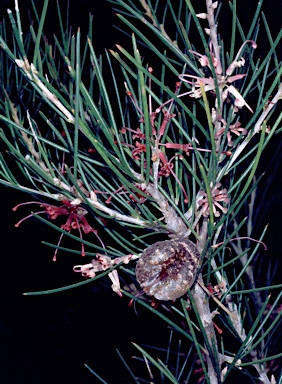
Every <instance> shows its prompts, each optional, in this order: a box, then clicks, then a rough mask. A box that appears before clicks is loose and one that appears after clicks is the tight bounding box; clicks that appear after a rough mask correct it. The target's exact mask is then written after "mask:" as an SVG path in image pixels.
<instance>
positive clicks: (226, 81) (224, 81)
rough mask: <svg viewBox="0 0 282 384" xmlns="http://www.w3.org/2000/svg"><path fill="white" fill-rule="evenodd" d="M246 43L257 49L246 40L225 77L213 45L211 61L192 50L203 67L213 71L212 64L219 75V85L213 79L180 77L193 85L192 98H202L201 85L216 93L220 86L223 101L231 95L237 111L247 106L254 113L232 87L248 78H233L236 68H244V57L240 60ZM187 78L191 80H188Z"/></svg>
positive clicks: (182, 75)
mask: <svg viewBox="0 0 282 384" xmlns="http://www.w3.org/2000/svg"><path fill="white" fill-rule="evenodd" d="M246 43H251V44H252V47H253V48H256V47H257V45H256V43H255V42H254V41H253V40H246V41H245V42H244V43H243V44H242V46H241V48H240V49H239V52H238V53H237V55H236V57H235V59H234V60H233V61H232V63H231V64H230V65H229V67H228V68H227V70H226V72H225V76H223V75H222V68H221V63H220V62H219V60H218V59H217V58H216V57H215V55H214V53H213V50H212V45H211V46H210V58H211V59H209V58H208V57H207V56H206V55H202V54H200V53H198V52H195V51H192V50H190V53H192V54H193V55H194V56H196V57H197V58H198V60H199V62H200V64H201V66H202V67H208V68H209V69H210V70H211V64H212V65H213V68H214V69H215V71H216V74H217V84H216V83H215V81H214V79H213V78H212V77H208V78H207V77H200V76H194V75H186V74H181V75H179V78H180V79H181V80H182V81H184V82H185V83H189V84H192V92H191V93H190V97H194V98H199V97H201V93H202V92H201V89H200V86H201V84H203V86H204V89H205V91H214V90H215V89H216V87H217V85H218V86H219V87H221V88H222V89H224V91H223V94H222V99H223V101H225V100H226V99H227V96H228V93H231V94H232V95H233V96H234V97H235V101H234V106H235V108H236V109H238V108H242V107H243V106H244V105H245V106H246V107H247V108H248V109H249V110H250V111H251V112H253V110H252V109H251V107H250V106H249V105H248V104H247V103H246V100H245V99H244V98H243V96H242V95H241V94H240V93H239V92H238V91H237V89H236V88H235V87H234V86H233V85H230V84H231V83H233V82H234V81H236V80H240V79H242V78H243V77H245V76H246V74H237V75H234V76H231V74H232V73H233V71H234V69H235V68H240V67H243V66H244V64H245V59H244V58H243V57H242V58H240V56H241V53H242V50H243V47H244V45H245V44H246ZM239 58H240V59H239ZM187 78H188V79H189V80H187ZM190 79H191V81H190Z"/></svg>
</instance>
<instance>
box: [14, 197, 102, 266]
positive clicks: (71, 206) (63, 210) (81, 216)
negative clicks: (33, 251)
mask: <svg viewBox="0 0 282 384" xmlns="http://www.w3.org/2000/svg"><path fill="white" fill-rule="evenodd" d="M62 203H63V205H61V206H60V207H57V206H55V205H51V204H46V203H40V202H38V201H30V202H27V203H22V204H18V205H16V206H15V207H14V208H13V211H16V210H17V209H18V207H20V206H22V205H27V204H39V205H40V207H43V208H44V209H45V210H43V211H38V212H35V213H31V214H30V215H28V216H26V217H24V218H23V219H21V220H20V221H19V222H18V223H16V224H15V227H18V226H19V225H20V224H21V223H22V222H23V221H24V220H26V219H28V218H30V217H32V216H33V215H34V214H37V215H38V214H42V213H46V214H47V215H48V217H49V218H50V219H51V220H56V219H57V217H58V216H68V218H67V221H66V222H65V223H64V224H62V225H61V228H62V229H63V230H64V231H67V232H71V231H72V230H73V229H77V230H78V231H79V236H80V238H81V240H82V232H83V233H85V234H88V233H90V232H93V233H94V234H95V235H96V237H97V238H98V239H99V241H100V243H101V244H102V246H103V247H104V244H103V242H102V240H101V239H100V237H99V236H98V231H97V230H96V229H93V228H92V227H91V225H90V224H89V223H88V221H87V219H86V218H85V215H86V214H87V212H88V211H87V210H86V209H84V208H82V207H81V206H80V201H79V200H74V201H70V200H68V199H64V200H63V201H62ZM81 231H82V232H81ZM62 237H63V233H62V234H61V235H60V238H59V241H58V244H57V247H58V246H59V245H60V243H61V240H62ZM57 252H58V248H57V249H56V251H55V253H54V257H53V260H54V261H55V260H56V256H57ZM81 255H82V256H85V251H84V244H83V243H82V244H81Z"/></svg>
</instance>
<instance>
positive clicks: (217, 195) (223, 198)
mask: <svg viewBox="0 0 282 384" xmlns="http://www.w3.org/2000/svg"><path fill="white" fill-rule="evenodd" d="M220 188H221V183H217V184H216V185H215V187H214V188H213V189H212V190H211V195H212V210H213V214H214V216H215V217H219V216H220V212H219V211H218V210H217V208H219V209H220V210H221V211H222V213H226V212H227V208H226V207H223V205H222V204H220V203H219V202H223V203H225V204H228V203H229V201H230V198H229V197H228V194H227V189H226V188H224V189H222V190H220ZM198 205H199V207H201V208H202V213H203V215H204V216H206V217H207V216H209V214H210V207H209V202H208V197H207V194H206V192H205V191H200V192H199V199H198Z"/></svg>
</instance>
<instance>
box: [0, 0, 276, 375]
mask: <svg viewBox="0 0 282 384" xmlns="http://www.w3.org/2000/svg"><path fill="white" fill-rule="evenodd" d="M111 2H112V3H113V4H114V5H115V6H116V7H118V12H119V13H118V18H119V20H120V21H121V22H123V23H124V25H125V33H126V34H127V36H129V38H130V39H131V48H130V49H128V48H124V47H122V46H120V45H117V50H116V51H110V52H108V53H106V55H105V57H97V55H96V53H95V46H93V38H92V32H91V31H92V17H90V20H89V34H88V38H87V40H86V41H83V40H84V37H83V36H81V33H80V30H78V31H77V33H76V35H75V36H73V35H72V34H71V30H70V27H69V21H68V20H66V21H65V20H64V16H63V13H62V11H61V9H60V7H59V4H58V23H59V26H60V30H61V34H60V35H61V39H60V40H59V39H58V38H57V37H54V42H53V43H49V42H48V41H47V40H46V39H44V27H45V26H44V23H45V17H46V11H47V5H48V0H45V2H44V6H43V10H42V13H41V16H38V13H37V12H36V7H35V4H34V10H35V21H34V23H33V24H32V26H31V27H30V31H29V32H25V31H24V32H23V31H22V27H21V15H20V11H19V10H18V9H16V15H15V16H16V17H14V15H13V13H12V12H11V11H10V12H9V18H10V22H11V27H12V32H13V35H12V36H13V39H12V41H10V39H9V38H8V36H9V33H10V32H9V31H10V29H9V27H8V26H6V24H5V23H3V24H2V25H1V31H0V32H1V37H0V44H1V48H2V50H1V62H2V63H3V65H2V68H1V73H0V80H1V93H2V97H1V101H0V120H1V127H0V128H1V129H0V138H1V141H2V143H1V146H2V148H5V151H1V154H0V183H2V184H3V185H5V186H8V187H12V188H16V189H18V190H20V191H24V192H27V193H30V194H32V195H34V196H36V197H37V198H38V199H39V200H40V202H41V207H42V206H43V208H44V211H43V213H44V212H46V213H47V215H48V220H46V219H44V218H42V217H41V216H39V215H38V214H41V213H42V211H39V212H38V214H37V215H36V217H37V218H38V219H39V220H41V221H43V222H45V223H46V224H47V225H49V226H50V228H55V229H57V230H58V232H59V233H60V236H61V237H62V236H63V235H65V236H69V237H71V238H72V239H75V240H77V241H78V243H80V245H81V247H82V248H81V251H79V250H76V249H67V248H65V247H62V246H60V245H59V244H58V245H56V246H55V245H52V244H48V245H50V246H52V247H55V248H56V249H57V250H60V251H66V252H73V253H80V252H81V253H82V254H86V256H89V257H92V258H93V256H95V255H96V253H97V252H99V254H98V258H96V259H95V261H94V262H92V263H90V264H87V265H85V266H78V267H79V268H78V271H80V272H82V273H83V275H86V276H88V277H90V279H89V280H86V281H85V280H84V281H83V282H82V283H81V284H85V283H87V282H92V281H94V280H96V279H99V278H101V277H103V276H104V275H109V277H110V278H111V280H112V281H113V290H115V291H116V292H117V293H118V294H120V295H122V294H123V295H124V296H129V297H130V298H132V299H134V300H136V302H137V303H140V305H142V306H143V307H144V308H145V309H146V310H148V311H151V313H152V315H154V316H159V317H160V318H161V319H162V320H163V321H164V322H165V323H166V324H167V325H168V326H169V327H170V328H172V329H173V330H174V332H175V333H177V334H178V337H179V338H183V339H185V343H187V345H189V353H188V352H186V355H185V357H184V359H183V356H182V354H180V353H178V359H177V360H176V362H175V360H173V364H172V365H170V363H169V361H170V358H169V355H170V353H172V351H171V349H170V346H169V347H168V349H167V361H162V360H160V359H159V360H157V359H156V358H155V357H154V356H152V355H151V354H150V353H149V352H148V351H147V349H146V348H145V347H144V348H143V346H142V347H141V346H138V345H135V347H136V349H137V350H138V352H139V353H140V354H141V355H142V359H143V360H144V362H145V363H146V364H147V367H150V366H151V367H154V369H155V370H156V371H157V372H158V373H157V375H159V377H160V379H159V380H160V381H158V382H162V383H165V382H172V383H178V382H184V381H185V380H187V381H188V380H190V379H189V378H190V377H191V375H193V372H194V371H195V369H197V363H196V359H195V358H194V357H193V356H195V354H196V355H197V356H198V358H199V361H200V364H201V368H200V369H201V370H202V373H203V374H204V377H205V380H206V382H207V383H219V382H221V381H225V380H226V378H227V377H228V374H229V373H230V372H231V370H233V369H240V370H241V369H242V370H241V372H242V374H247V375H251V374H250V371H249V370H248V369H247V368H245V367H249V366H250V365H252V366H253V367H255V369H256V374H257V377H255V376H254V377H253V378H252V380H253V381H252V382H258V381H257V380H258V379H259V380H260V381H262V382H265V383H270V378H267V375H266V370H267V368H268V363H269V361H271V360H273V359H274V358H278V357H281V356H282V353H278V354H277V353H275V356H271V355H270V353H272V349H271V339H272V338H273V337H274V335H275V334H277V332H278V325H279V324H280V319H281V313H282V312H281V311H279V305H280V304H279V303H280V302H281V300H280V299H281V293H277V294H276V298H275V300H274V301H273V302H272V301H270V296H268V291H270V290H274V289H281V285H280V286H279V285H276V286H271V281H268V282H267V285H268V286H267V287H265V288H263V287H258V286H256V284H257V282H256V281H255V279H254V269H253V268H254V260H255V259H256V257H257V256H258V254H260V255H262V252H261V251H260V250H259V247H260V248H262V247H261V245H260V244H261V243H262V240H263V236H264V233H265V230H266V229H265V230H264V232H263V234H262V235H261V238H260V239H259V240H255V241H257V244H256V246H253V243H252V240H254V239H252V238H251V237H252V232H253V222H252V217H253V214H254V209H255V208H254V201H255V196H256V188H257V184H258V182H259V181H260V178H261V176H260V175H258V174H257V169H258V164H259V161H260V158H261V154H262V152H263V151H264V150H265V148H266V146H267V144H268V143H269V141H270V140H271V139H272V138H273V136H275V134H276V132H278V131H279V130H280V129H281V118H282V113H281V112H280V111H279V110H278V108H276V107H277V105H278V103H279V100H280V99H281V95H282V87H281V85H280V81H281V75H282V66H281V63H279V61H278V58H277V54H276V50H277V47H278V44H279V43H280V41H281V36H282V31H281V32H280V33H279V34H278V36H277V37H276V39H275V40H274V39H273V38H272V35H271V32H270V29H269V27H268V23H267V21H266V19H265V16H264V15H262V22H263V26H264V28H265V32H266V36H267V39H268V41H269V46H270V48H269V51H268V54H267V55H266V57H265V58H263V59H260V58H257V57H256V55H255V53H254V48H255V47H256V44H255V41H256V40H257V36H258V33H259V23H258V20H259V15H260V13H261V5H262V2H260V3H258V6H257V9H256V12H255V14H254V16H253V20H252V23H251V25H250V27H249V30H248V31H244V30H243V28H242V26H241V24H240V22H239V20H238V18H237V15H236V8H237V7H236V0H234V1H233V2H232V3H230V15H231V18H232V26H231V36H230V41H229V40H224V41H223V40H220V37H219V35H218V34H217V27H216V24H215V23H213V22H214V21H215V20H217V18H218V16H219V14H220V6H219V7H218V9H217V6H216V3H213V4H212V1H210V0H207V1H206V6H207V8H205V4H204V2H201V3H202V4H201V7H202V12H207V14H206V13H204V14H202V15H199V14H196V11H195V10H194V8H193V4H192V2H191V1H189V0H186V1H183V0H181V1H179V4H178V8H177V9H176V7H175V6H174V5H173V4H172V2H171V1H169V0H167V1H166V2H159V1H150V0H148V1H146V0H140V1H139V2H138V3H137V2H135V1H131V0H126V1H122V0H113V1H111ZM206 9H208V11H206ZM203 17H204V20H202V19H201V18H203ZM208 24H209V32H208V33H207V31H206V30H205V27H207V26H208ZM219 29H220V25H219ZM191 31H193V33H191ZM195 31H196V33H197V36H196V37H195V41H192V40H193V39H192V36H194V35H195ZM219 42H220V44H221V48H220V47H219ZM224 46H227V47H228V49H229V52H228V51H225V49H224ZM240 46H242V47H241V48H239V47H240ZM280 46H281V45H280ZM236 49H238V54H237V53H236ZM143 50H144V52H145V54H144V55H143ZM113 59H114V60H113ZM151 62H152V63H153V64H151ZM122 77H123V79H122ZM121 79H122V80H121ZM271 95H272V99H271ZM273 95H274V96H273ZM280 103H281V102H280ZM250 105H251V106H252V107H250ZM246 211H247V213H246ZM87 213H88V216H89V222H90V223H91V225H90V224H89V222H88V219H87V220H86V218H85V215H86V214H87ZM62 215H63V216H66V223H65V224H64V225H62V226H59V225H55V224H53V223H52V220H56V219H57V217H58V216H62ZM88 216H87V217H88ZM73 230H77V232H78V233H79V235H78V236H76V235H74V234H73V233H71V231H73ZM91 232H92V233H93V234H94V235H95V236H96V241H95V242H93V241H92V240H89V241H86V240H85V239H84V237H85V236H86V235H87V234H89V233H91ZM167 236H170V237H172V238H183V237H184V238H185V237H188V236H191V238H192V239H193V241H195V243H197V246H198V248H199V250H200V251H201V253H202V255H201V268H200V270H199V271H198V272H199V278H198V281H197V283H196V284H195V286H194V287H193V288H192V290H191V291H190V289H189V292H188V296H187V298H186V299H184V298H182V299H180V300H178V301H177V302H176V303H171V302H168V303H160V306H159V307H158V308H154V307H152V306H150V305H149V304H148V298H147V296H146V295H144V294H141V296H140V297H136V296H135V294H134V292H135V290H137V289H139V285H138V283H137V282H136V280H135V272H134V261H133V260H134V259H135V258H139V257H140V255H141V254H142V252H143V250H144V249H145V248H146V247H147V246H148V245H149V244H152V243H154V242H156V241H157V240H160V239H163V238H166V237H167ZM61 237H60V239H61ZM89 239H90V237H89ZM104 239H107V242H105V243H104ZM84 246H85V247H86V248H85V249H84ZM230 248H231V250H232V252H231V254H230V252H229V251H228V250H229V249H230ZM91 249H92V252H91ZM56 252H57V251H56ZM75 270H76V269H75ZM116 270H119V272H120V273H121V274H122V276H123V278H124V281H125V288H127V289H122V288H123V287H119V281H118V280H117V274H114V273H115V271H116ZM96 272H98V273H97V275H96ZM78 285H79V284H75V285H73V286H69V287H62V288H55V289H54V290H51V291H46V292H37V293H36V292H30V293H29V294H44V293H52V292H56V291H58V290H64V289H69V288H74V287H76V286H78ZM205 285H206V286H209V287H210V288H211V292H210V293H209V291H208V290H207V289H206V290H204V288H205ZM129 287H131V288H129ZM132 287H134V288H132ZM212 287H213V288H212ZM264 290H265V291H264ZM276 292H277V291H276ZM249 293H251V297H252V301H253V302H251V301H250V300H249V298H248V294H249ZM208 294H210V296H212V298H211V299H210V302H209V301H208V299H207V295H208ZM215 295H217V299H216V298H215V301H213V298H214V296H215ZM216 300H217V301H216ZM190 306H191V308H192V309H193V313H192V314H191V313H190V311H189V310H188V309H190ZM213 316H216V317H215V320H214V321H215V323H217V319H218V321H219V323H220V324H221V327H222V328H223V329H224V336H222V338H220V337H217V335H216V332H215V329H214V325H213V322H212V317H213ZM270 319H271V320H272V321H270ZM226 334H228V337H226V336H225V335H226ZM225 339H227V340H226V341H225ZM235 341H236V344H238V345H239V347H238V348H237V350H234V348H233V342H235ZM185 345H186V344H185ZM187 348H188V347H187ZM187 351H188V349H187ZM173 353H174V352H173ZM121 358H122V356H121ZM122 360H123V358H122ZM188 363H189V364H188ZM87 368H88V369H89V370H90V371H91V372H92V373H93V374H94V375H95V376H96V377H97V378H98V379H100V381H101V382H104V381H103V379H102V378H100V377H99V376H98V375H97V374H96V373H95V372H94V371H92V369H91V368H90V367H88V366H87ZM198 368H199V367H198ZM128 369H129V372H130V373H131V374H132V375H134V373H132V371H131V370H130V368H129V367H128ZM154 372H155V371H154ZM275 373H277V372H275ZM148 374H149V376H150V375H151V379H153V378H154V377H155V376H154V375H156V373H154V374H153V373H152V372H151V371H150V369H149V368H148ZM154 380H157V379H154ZM135 382H137V383H138V382H141V381H139V379H138V378H135ZM189 382H190V381H189ZM272 382H273V381H272Z"/></svg>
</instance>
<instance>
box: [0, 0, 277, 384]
mask: <svg viewBox="0 0 282 384" xmlns="http://www.w3.org/2000/svg"><path fill="white" fill-rule="evenodd" d="M20 3H21V1H20ZM22 3H24V5H23V4H20V8H21V12H22V15H26V17H27V10H28V9H30V10H31V9H32V7H31V3H30V1H24V2H22ZM247 3H248V4H247ZM0 4H1V18H2V17H3V16H5V9H6V8H8V7H9V8H11V9H12V10H13V9H14V4H13V2H11V1H3V0H2V1H0ZM36 4H37V5H38V4H42V1H36ZM60 4H61V6H62V8H63V6H64V4H66V1H60ZM254 4H256V2H254V1H249V2H247V1H238V10H239V13H240V14H241V16H242V18H243V23H248V22H249V21H250V20H251V16H252V9H253V6H254ZM264 11H265V13H266V15H267V17H268V20H270V25H271V28H272V31H273V35H274V36H276V35H277V32H278V30H279V29H280V28H281V14H282V13H281V12H282V5H281V1H280V0H276V1H275V0H271V1H267V0H265V2H264ZM89 12H92V13H93V14H94V31H93V36H94V41H93V44H94V47H95V49H96V51H97V53H103V50H104V48H114V43H119V44H121V45H127V44H129V43H128V41H127V40H126V37H124V36H123V35H121V34H120V33H118V32H117V31H116V30H115V29H114V28H113V26H112V25H113V23H114V21H115V20H116V18H115V14H114V12H113V11H112V10H111V5H110V4H108V3H107V2H106V1H104V0H99V1H97V0H94V1H86V0H84V1H82V0H80V1H71V24H72V25H73V30H74V31H75V30H76V29H77V27H78V26H81V27H82V32H83V33H86V31H87V28H86V24H87V19H88V13H89ZM55 15H56V7H55V2H54V1H50V6H49V11H48V19H47V20H48V24H46V25H48V29H47V30H46V33H47V34H48V33H49V34H50V36H51V35H52V33H53V32H56V31H57V25H56V24H55V21H54V20H55ZM26 20H27V18H26ZM223 22H224V23H226V28H228V24H229V19H228V17H226V18H224V17H223ZM84 28H85V30H84ZM259 49H260V50H261V54H262V56H263V54H264V53H265V52H266V51H267V49H268V48H267V45H266V44H265V42H264V40H262V41H261V46H260V48H259ZM281 56H282V55H281ZM274 141H275V143H272V144H271V146H270V147H269V148H268V150H267V153H266V154H265V155H264V157H263V160H262V163H261V168H260V170H261V172H263V171H266V172H267V173H266V176H267V175H269V174H270V173H271V171H272V169H271V168H269V167H268V164H269V163H270V162H271V161H273V160H274V162H272V163H271V164H272V166H271V167H274V165H275V166H277V170H276V173H275V174H274V177H273V180H272V185H271V188H270V189H269V191H268V192H267V194H266V196H265V197H264V198H265V210H263V211H264V212H263V211H262V213H261V216H262V217H261V218H260V222H259V223H258V226H259V228H257V231H258V232H259V230H260V229H261V228H262V226H264V225H265V224H266V223H267V222H269V223H270V225H269V229H268V232H267V236H266V242H267V245H268V248H269V250H268V256H267V257H268V258H269V260H272V261H273V260H279V259H281V257H282V252H281V244H280V241H281V224H280V222H281V215H282V204H281V187H282V185H281V184H282V182H281V180H282V167H281V165H280V157H279V156H278V157H277V161H275V159H273V157H272V156H273V153H274V152H275V149H276V148H277V146H279V145H280V144H279V142H278V140H274ZM280 148H281V146H280ZM277 162H278V164H277ZM0 199H1V200H0V204H1V210H0V218H1V220H0V229H1V231H0V234H1V268H0V274H1V276H0V285H1V287H0V308H1V315H0V382H1V383H4V384H12V383H17V384H27V383H28V384H35V383H36V384H37V383H38V384H45V383H46V384H49V383H52V384H59V383H63V382H64V383H69V384H78V383H82V384H88V383H89V384H93V383H99V382H100V381H99V380H98V379H96V378H95V377H94V376H93V375H92V374H91V373H90V372H89V371H88V370H87V369H86V368H85V367H84V363H86V364H88V365H89V366H90V367H91V368H93V369H94V370H95V371H96V372H97V373H98V374H99V375H100V376H101V377H103V378H104V379H105V380H106V381H107V382H108V383H117V384H118V383H125V384H126V383H133V379H132V378H131V377H130V375H129V374H128V373H127V372H126V369H125V368H124V366H123V364H122V363H121V361H120V360H119V358H118V356H117V354H116V352H115V348H118V349H119V350H120V352H121V353H122V354H123V355H124V357H125V358H126V360H127V362H128V363H129V364H131V362H130V356H132V355H134V354H135V353H136V351H135V349H134V348H133V347H132V346H131V341H134V342H137V343H144V344H150V343H151V344H156V345H158V346H161V345H163V346H164V345H166V342H167V339H168V335H169V331H168V330H166V328H165V327H164V325H163V324H162V323H161V322H159V321H158V320H157V319H153V318H152V317H150V316H148V314H147V313H146V312H144V311H142V310H137V314H136V313H135V312H134V308H133V307H129V306H128V300H127V299H126V298H124V299H120V298H119V297H118V296H117V295H116V294H114V293H113V292H111V291H110V290H108V289H103V287H101V286H100V285H97V284H94V285H90V284H88V285H85V286H83V287H80V288H77V289H72V290H69V291H65V292H61V293H56V294H53V295H43V296H23V295H22V293H23V292H28V291H41V290H45V289H52V288H56V287H61V286H65V285H68V284H72V283H75V282H78V281H81V277H79V276H77V275H75V274H74V273H73V272H72V267H73V265H74V264H76V263H77V259H76V258H74V257H73V256H70V255H68V254H65V253H62V252H59V254H58V260H57V262H55V263H54V262H53V261H52V255H53V251H52V249H51V248H48V247H46V246H43V245H42V244H41V243H40V241H41V240H46V241H50V242H52V243H54V244H56V242H57V240H58V235H59V234H58V233H56V232H55V233H52V231H51V232H50V231H49V229H48V228H47V227H46V226H44V225H43V224H42V223H40V222H38V221H36V220H34V219H30V220H28V221H26V222H25V223H24V224H22V225H21V226H20V227H19V228H14V224H15V223H16V222H17V221H18V220H20V219H21V218H22V217H23V216H24V213H23V212H25V214H26V213H27V212H30V209H29V210H28V209H27V210H25V209H23V210H18V211H17V212H13V211H12V207H13V206H14V205H15V204H17V203H20V202H22V201H26V200H28V196H27V195H24V194H22V193H20V192H17V191H15V190H10V189H7V188H4V187H0ZM65 241H66V240H65ZM64 245H66V243H65V244H64ZM275 282H276V283H281V278H280V273H279V269H278V270H277V274H276V277H275ZM132 364H133V365H132V366H133V367H134V363H132ZM142 367H143V368H142V369H143V375H142V376H143V377H144V376H145V377H147V378H148V376H147V374H146V369H145V366H142ZM136 369H140V367H137V368H136ZM246 382H247V381H246Z"/></svg>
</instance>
